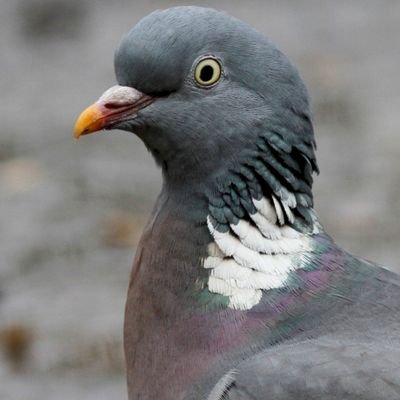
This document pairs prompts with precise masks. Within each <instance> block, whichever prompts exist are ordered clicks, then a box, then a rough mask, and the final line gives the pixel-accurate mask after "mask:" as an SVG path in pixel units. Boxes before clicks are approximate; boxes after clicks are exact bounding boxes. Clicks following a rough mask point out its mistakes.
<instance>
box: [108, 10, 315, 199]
mask: <svg viewBox="0 0 400 400" xmlns="http://www.w3.org/2000/svg"><path fill="white" fill-rule="evenodd" d="M207 55H212V56H214V57H216V58H217V59H218V60H220V62H221V65H222V69H223V75H222V78H221V80H220V81H219V82H218V84H217V85H215V86H213V87H211V88H202V87H199V86H198V85H196V82H195V80H194V68H195V65H196V63H197V62H198V60H199V59H200V58H201V57H204V56H207ZM115 70H116V75H117V79H118V82H119V83H120V84H121V85H127V86H132V87H135V88H136V89H138V90H140V91H142V92H144V93H147V94H152V95H158V96H160V98H159V99H158V100H157V101H156V102H154V103H153V104H152V105H151V106H149V107H147V108H145V109H143V110H142V111H141V112H140V114H139V118H137V119H136V120H134V121H131V122H124V123H122V124H121V125H120V126H119V127H120V128H121V129H126V130H131V131H133V132H135V133H136V134H137V135H138V136H140V137H141V138H142V140H143V141H144V142H145V144H146V145H147V147H148V148H149V149H150V151H151V152H152V153H153V155H154V157H155V159H156V160H157V162H158V163H159V164H160V165H162V166H163V172H164V176H165V179H166V181H167V182H174V183H175V184H176V185H178V186H179V184H185V187H186V188H187V186H188V184H191V183H192V184H194V185H198V184H199V182H201V184H203V185H207V182H211V181H212V182H211V183H210V184H213V183H215V182H216V181H218V180H220V181H223V180H225V178H226V174H227V173H228V171H238V170H239V169H240V168H242V167H243V165H244V164H247V166H246V167H245V168H247V169H250V171H253V172H256V173H257V174H259V175H263V174H264V175H265V176H264V178H263V180H264V181H266V184H265V185H264V186H268V190H270V191H272V192H274V193H276V192H277V190H278V191H279V193H284V192H285V190H286V189H285V187H283V189H282V190H280V189H279V186H280V185H283V186H285V185H286V186H289V188H288V189H289V190H290V191H291V192H293V193H295V192H296V191H297V192H298V193H299V202H300V198H301V202H302V203H303V204H304V205H307V206H311V203H312V198H311V196H312V195H311V184H312V177H311V174H312V172H313V170H317V165H316V160H315V155H314V138H313V128H312V123H311V118H310V110H309V103H308V95H307V91H306V88H305V86H304V84H303V82H302V80H301V78H300V76H299V74H298V72H297V70H296V69H295V68H294V67H293V66H292V65H291V63H290V62H289V60H288V59H287V57H286V56H285V55H284V54H283V53H282V52H280V51H279V50H278V49H277V48H276V47H275V46H274V45H272V44H271V43H270V41H269V40H268V39H267V38H266V37H265V36H264V35H262V34H261V33H259V32H258V31H256V30H255V29H253V28H252V27H250V26H249V25H247V24H245V23H244V22H241V21H239V20H237V19H236V18H233V17H231V16H228V15H226V14H224V13H221V12H218V11H215V10H212V9H206V8H200V7H176V8H171V9H167V10H164V11H156V12H154V13H152V14H150V15H149V16H147V17H145V18H144V19H143V20H141V21H140V22H139V23H138V24H137V25H136V26H135V27H134V28H133V29H132V30H131V31H130V32H129V33H128V34H127V35H126V36H125V37H124V38H123V40H122V42H121V44H120V47H119V49H118V50H117V52H116V55H115ZM250 161H251V162H250ZM257 165H261V167H260V168H261V169H263V167H262V166H263V165H267V166H268V165H269V169H268V168H267V169H268V171H267V172H265V171H264V172H263V171H261V170H260V171H258V170H257V168H258V167H257ZM264 169H265V168H264ZM242 171H243V168H242ZM271 171H272V172H271ZM253 172H250V173H253ZM268 174H269V175H272V178H271V177H268ZM260 190H261V191H262V190H264V189H262V188H261V189H260ZM300 195H304V196H305V197H304V196H303V197H301V196H300Z"/></svg>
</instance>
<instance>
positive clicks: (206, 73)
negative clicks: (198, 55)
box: [194, 57, 222, 87]
mask: <svg viewBox="0 0 400 400" xmlns="http://www.w3.org/2000/svg"><path fill="white" fill-rule="evenodd" d="M221 74H222V68H221V64H220V63H219V62H218V61H217V60H216V59H215V58H211V57H209V58H203V59H202V60H200V61H199V63H198V64H197V65H196V69H195V70H194V79H195V80H196V82H197V83H198V84H199V85H200V86H203V87H206V86H211V85H214V84H215V83H217V82H218V81H219V79H220V78H221Z"/></svg>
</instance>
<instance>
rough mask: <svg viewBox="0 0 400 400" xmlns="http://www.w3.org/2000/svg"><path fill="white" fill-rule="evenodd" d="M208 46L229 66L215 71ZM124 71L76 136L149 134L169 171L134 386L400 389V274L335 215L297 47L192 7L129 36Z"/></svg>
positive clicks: (131, 332) (291, 392)
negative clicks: (328, 220)
mask: <svg viewBox="0 0 400 400" xmlns="http://www.w3.org/2000/svg"><path fill="white" fill-rule="evenodd" d="M204 59H206V60H211V62H214V64H213V65H214V67H213V68H216V69H217V70H218V65H219V66H220V67H221V70H222V72H221V74H219V75H218V74H217V75H216V81H215V82H214V81H211V78H210V76H211V75H210V76H208V75H207V73H208V74H210V69H208V72H207V70H205V72H204V73H205V75H204V77H205V78H204V79H205V81H207V79H208V80H210V82H212V84H210V85H207V84H204V85H203V84H201V82H200V81H201V80H199V79H198V78H197V77H196V71H197V67H198V66H199V65H200V62H202V60H204ZM115 70H116V76H117V80H118V83H119V85H121V86H122V88H121V87H117V88H116V89H115V88H114V89H113V90H111V92H106V93H105V94H104V95H103V96H102V97H101V98H100V101H99V102H98V103H96V104H97V106H96V107H97V108H96V110H99V109H100V111H101V112H102V113H103V114H104V122H103V120H101V121H100V120H99V121H100V122H98V120H95V121H94V122H93V123H92V122H91V123H87V122H86V121H87V120H88V117H87V115H89V114H85V116H84V117H82V119H80V120H79V121H80V122H79V123H78V124H77V128H76V136H77V137H79V136H80V135H81V134H86V133H90V132H94V131H96V130H98V129H101V128H105V129H110V128H119V129H123V130H127V131H130V132H134V133H135V134H136V135H138V136H139V137H140V138H141V139H142V140H143V142H144V143H145V145H146V146H147V148H148V149H149V150H150V151H151V153H152V154H153V156H154V158H155V160H156V162H157V163H158V164H159V165H160V166H161V168H162V172H163V178H164V182H163V188H162V191H161V194H160V196H159V198H158V201H157V203H156V205H155V208H154V211H153V214H152V216H151V218H150V221H149V223H148V225H147V227H146V229H145V231H144V233H143V236H142V239H141V241H140V244H139V245H138V248H137V252H136V257H135V262H134V268H133V272H132V275H131V279H130V285H129V291H128V300H127V307H126V319H125V354H126V360H127V375H128V388H129V399H130V400H138V399H141V400H154V399H165V400H172V399H173V400H183V399H185V400H198V399H208V400H223V399H225V400H238V399H241V400H266V399H269V400H284V399H285V400H302V399H307V400H311V399H332V400H333V399H349V400H357V399H360V400H361V399H363V400H368V399H371V400H372V399H374V400H380V399H382V400H383V399H385V400H388V399H393V400H394V399H400V339H399V337H400V322H399V321H400V310H399V304H400V279H399V277H398V276H397V275H395V274H393V273H391V272H389V271H387V270H385V269H382V268H380V267H378V266H376V265H374V264H372V263H369V262H367V261H365V260H362V259H358V258H356V257H353V256H351V255H350V254H348V253H346V252H345V251H344V250H342V249H340V248H339V247H338V246H337V245H336V244H335V243H334V242H333V240H332V239H331V238H330V237H329V236H328V235H327V234H326V233H325V231H324V230H323V228H322V226H321V224H320V223H319V221H318V217H317V215H316V213H315V211H314V209H313V195H312V183H313V176H312V175H313V173H316V172H318V166H317V162H316V157H315V142H314V132H313V125H312V121H311V114H310V108H309V102H308V95H307V91H306V89H305V86H304V84H303V82H302V80H301V78H300V76H299V74H298V72H297V70H296V69H295V68H294V67H293V66H292V65H291V63H290V62H289V61H288V59H287V58H286V56H285V55H284V54H282V53H281V52H280V51H279V50H278V49H276V48H275V47H274V46H273V45H272V44H271V43H270V42H269V40H268V39H267V38H266V37H265V36H263V35H262V34H261V33H259V32H257V31H256V30H254V29H253V28H251V27H250V26H248V25H247V24H245V23H243V22H241V21H239V20H237V19H235V18H233V17H230V16H228V15H226V14H223V13H220V12H217V11H215V10H211V9H205V8H199V7H177V8H172V9H168V10H165V11H156V12H154V13H152V14H151V15H149V16H148V17H146V18H144V19H143V20H142V21H140V22H139V23H138V24H137V25H136V26H135V27H134V28H133V29H132V30H131V31H130V32H129V33H128V34H127V35H126V36H125V37H124V38H123V40H122V42H121V45H120V47H119V48H118V49H117V51H116V54H115ZM214 72H215V70H214ZM205 83H207V82H205ZM133 88H134V89H133ZM126 93H129V95H127V94H126ZM121 99H122V100H121ZM132 99H133V100H132ZM138 99H139V100H138ZM141 101H145V102H146V103H145V105H143V104H144V103H143V102H141ZM124 102H125V103H124ZM115 110H116V111H115ZM91 112H92V111H91ZM96 112H97V111H96ZM90 115H98V114H90ZM96 118H97V117H96ZM82 121H83V122H82ZM91 124H92V125H91Z"/></svg>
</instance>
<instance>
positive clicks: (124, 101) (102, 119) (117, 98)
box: [74, 85, 155, 139]
mask: <svg viewBox="0 0 400 400" xmlns="http://www.w3.org/2000/svg"><path fill="white" fill-rule="evenodd" d="M154 100H155V98H154V97H152V96H148V95H146V94H144V93H142V92H139V91H138V90H136V89H134V88H131V87H128V86H118V85H117V86H113V87H112V88H110V89H108V90H107V91H106V92H104V94H103V95H102V96H101V97H100V99H99V100H98V101H97V102H96V103H94V104H92V105H91V106H89V107H88V108H86V109H85V110H84V111H83V112H82V113H81V115H80V116H79V117H78V119H77V121H76V123H75V129H74V137H75V138H76V139H79V138H80V137H81V136H82V135H88V134H89V133H94V132H98V131H100V130H102V129H112V128H113V126H114V125H117V124H118V122H120V121H121V120H126V119H134V118H135V117H136V116H137V113H138V111H139V110H141V109H143V108H145V107H147V106H149V105H150V104H151V103H153V101H154Z"/></svg>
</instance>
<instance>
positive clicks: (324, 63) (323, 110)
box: [302, 54, 358, 127]
mask: <svg viewBox="0 0 400 400" xmlns="http://www.w3.org/2000/svg"><path fill="white" fill-rule="evenodd" d="M341 63H343V60H341V59H339V57H338V56H336V55H334V54H311V55H307V57H304V58H303V59H302V64H303V65H304V69H305V70H306V71H308V74H309V75H310V77H311V79H312V81H313V90H312V96H311V98H312V109H313V114H314V116H315V120H316V121H317V122H318V123H325V124H337V125H341V126H346V127H348V126H352V125H353V124H354V123H355V121H356V120H357V118H358V113H357V112H358V106H357V101H353V100H352V95H351V89H350V88H348V87H347V85H346V81H345V79H343V76H342V71H341ZM314 89H315V90H314Z"/></svg>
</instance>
